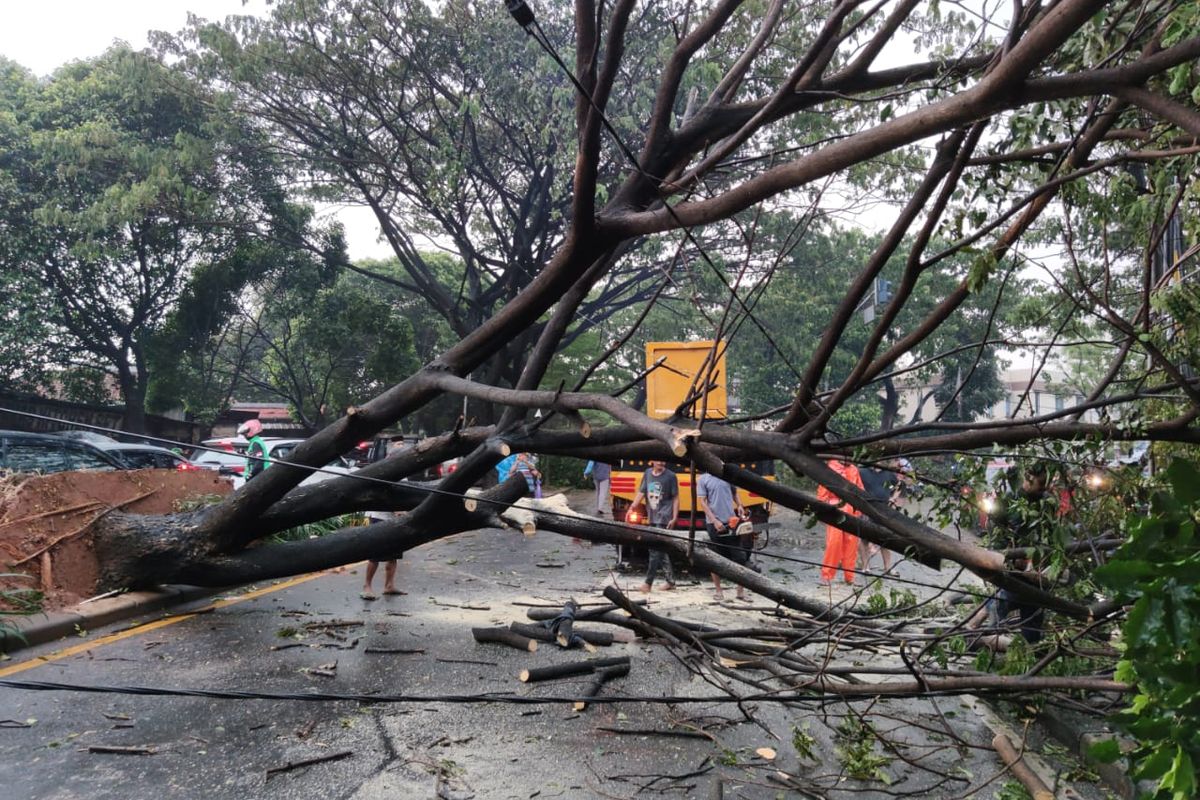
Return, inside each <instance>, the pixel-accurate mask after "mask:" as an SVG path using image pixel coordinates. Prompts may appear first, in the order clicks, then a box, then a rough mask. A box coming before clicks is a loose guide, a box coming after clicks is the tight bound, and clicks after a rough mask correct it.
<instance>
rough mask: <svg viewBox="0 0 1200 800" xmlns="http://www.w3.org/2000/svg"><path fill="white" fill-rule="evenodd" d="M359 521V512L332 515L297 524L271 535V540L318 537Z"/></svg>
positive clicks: (285, 540)
mask: <svg viewBox="0 0 1200 800" xmlns="http://www.w3.org/2000/svg"><path fill="white" fill-rule="evenodd" d="M361 523H362V515H361V514H343V515H342V516H340V517H332V518H330V519H323V520H319V521H317V522H310V523H308V524H307V525H297V526H296V527H295V528H288V529H287V530H284V531H280V532H279V533H277V534H275V535H274V536H272V537H271V541H273V542H276V543H279V542H295V541H300V540H302V539H319V538H321V537H322V536H325V535H326V534H329V533H333V532H334V531H338V530H341V529H342V528H349V527H351V526H353V525H359V524H361Z"/></svg>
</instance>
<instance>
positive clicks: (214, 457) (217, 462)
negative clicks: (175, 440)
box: [192, 450, 246, 476]
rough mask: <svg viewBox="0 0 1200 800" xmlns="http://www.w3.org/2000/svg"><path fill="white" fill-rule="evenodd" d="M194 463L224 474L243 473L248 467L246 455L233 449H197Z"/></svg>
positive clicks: (199, 466) (193, 459)
mask: <svg viewBox="0 0 1200 800" xmlns="http://www.w3.org/2000/svg"><path fill="white" fill-rule="evenodd" d="M192 464H193V465H194V466H195V467H197V468H199V469H214V470H217V471H219V472H221V473H222V474H224V475H239V476H240V475H241V474H242V472H243V470H245V469H246V457H245V456H243V455H238V454H237V453H235V452H234V451H232V450H197V451H196V453H195V454H194V455H193V456H192Z"/></svg>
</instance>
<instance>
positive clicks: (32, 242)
mask: <svg viewBox="0 0 1200 800" xmlns="http://www.w3.org/2000/svg"><path fill="white" fill-rule="evenodd" d="M13 76H14V70H12V69H8V70H7V71H6V79H5V81H4V85H3V87H2V88H3V89H4V91H5V94H6V97H5V100H4V104H5V106H6V107H9V108H12V109H14V114H13V117H15V122H16V126H17V134H19V136H20V139H19V140H18V141H17V142H16V147H15V149H14V151H10V154H9V155H8V157H7V158H6V159H5V163H4V164H3V168H4V171H3V175H2V177H0V191H3V192H4V194H5V197H6V198H8V197H15V198H16V200H14V201H6V203H5V205H6V211H8V212H10V213H11V214H12V216H7V217H6V236H5V239H6V245H5V253H4V256H5V261H4V264H5V267H4V275H5V276H6V278H7V279H9V280H14V281H15V282H16V284H17V286H16V290H17V291H19V292H20V293H22V296H23V297H24V299H25V300H26V301H27V304H24V305H23V306H22V308H23V314H22V319H23V320H24V321H25V322H26V324H29V325H38V326H41V327H42V328H44V330H45V334H44V336H43V337H42V338H41V341H42V342H44V343H45V346H44V348H42V352H41V353H38V352H36V351H35V352H33V353H32V354H31V353H30V351H29V350H28V349H25V348H26V346H27V340H26V341H12V340H11V337H6V341H5V344H6V345H7V346H8V348H13V347H16V348H21V349H20V351H19V352H21V354H22V355H23V356H24V357H25V358H26V363H27V364H29V369H30V371H32V372H39V371H40V372H42V373H45V372H47V371H50V370H54V371H56V372H57V373H58V374H60V375H70V374H72V372H80V373H82V374H84V375H91V376H92V377H93V378H94V379H96V381H100V382H102V381H104V380H106V379H107V377H108V376H110V375H112V376H115V378H116V384H117V389H118V391H119V393H120V396H121V398H122V400H123V401H124V403H125V409H126V411H125V419H124V422H123V427H124V428H125V429H126V430H129V431H142V430H143V426H144V415H145V402H146V394H147V391H148V387H149V383H150V373H149V361H148V352H147V351H148V347H149V345H150V343H151V340H152V339H153V337H155V336H156V335H158V334H159V333H160V331H161V330H162V328H163V326H164V322H165V321H166V320H167V318H168V316H169V314H170V313H171V312H172V310H173V309H174V308H175V306H176V304H177V302H178V301H179V299H180V297H181V295H182V293H183V292H184V290H185V287H187V285H188V282H189V279H190V277H191V275H192V274H193V272H194V270H195V269H196V268H197V267H198V266H200V265H203V264H205V263H207V262H213V261H223V262H228V261H235V260H239V259H240V260H241V262H242V267H241V279H242V280H245V279H246V277H248V276H249V275H250V274H252V273H253V272H254V271H256V270H257V271H258V272H260V273H261V272H265V271H266V270H268V269H270V268H272V267H274V266H275V265H274V264H273V263H271V262H267V263H263V262H257V263H251V264H247V263H246V258H247V256H248V253H241V254H240V255H239V250H241V249H243V248H247V247H248V246H249V244H250V243H251V242H252V241H254V240H255V239H257V238H260V237H274V238H277V239H282V240H295V239H296V235H297V234H296V232H297V230H298V228H302V227H303V223H304V220H303V215H302V214H299V213H298V212H297V211H296V210H295V209H293V208H291V207H290V206H289V205H288V203H287V201H286V198H285V195H284V193H283V192H282V191H281V189H280V186H279V174H278V172H277V171H276V168H275V167H274V165H273V164H272V162H271V161H269V160H268V159H265V158H263V157H262V155H261V153H262V150H261V148H259V147H258V146H256V145H255V144H254V143H253V141H252V140H253V138H254V133H253V131H252V130H250V129H249V128H247V127H246V126H244V125H241V124H240V121H239V119H238V118H237V117H236V115H232V114H230V113H229V111H228V109H227V108H225V107H224V106H223V103H222V100H221V98H220V97H219V96H218V95H216V94H210V93H206V92H203V91H201V90H200V89H199V88H198V87H197V86H195V85H191V86H186V85H182V84H185V83H186V79H185V78H184V77H183V76H182V75H181V74H179V73H177V72H175V71H173V70H172V69H170V68H168V67H166V66H165V65H164V64H163V63H162V62H161V61H160V60H158V59H157V58H155V57H153V56H151V55H147V54H145V53H137V52H133V51H131V50H129V49H127V48H124V47H117V48H114V49H112V50H110V51H108V52H107V53H106V54H105V55H103V56H101V57H100V58H97V59H95V60H92V61H81V62H75V63H72V64H70V65H68V66H66V67H63V68H62V69H61V70H59V71H58V72H57V73H55V75H54V76H53V77H52V78H51V79H50V80H49V81H47V82H46V83H44V84H39V83H36V82H33V81H32V80H28V79H27V80H23V81H22V80H13ZM14 93H15V95H16V96H14ZM10 124H11V123H10ZM230 288H233V289H236V286H235V287H230ZM33 341H37V339H33ZM6 349H7V348H6ZM8 353H9V354H11V353H12V350H8ZM30 355H34V356H35V358H33V359H30V358H29V356H30ZM37 356H40V359H39V358H36V357H37Z"/></svg>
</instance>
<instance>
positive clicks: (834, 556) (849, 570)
mask: <svg viewBox="0 0 1200 800" xmlns="http://www.w3.org/2000/svg"><path fill="white" fill-rule="evenodd" d="M826 466H827V467H829V468H830V469H831V470H833V471H834V472H836V473H837V474H838V475H841V476H842V478H843V479H844V480H846V481H848V482H850V483H852V484H854V485H855V486H857V487H858V488H859V489H861V488H863V483H862V477H861V476H860V475H859V474H858V467H856V466H854V465H853V464H850V463H848V462H845V461H839V460H834V461H830V462H828V463H827V464H826ZM817 499H818V500H821V501H823V502H825V503H829V504H830V505H834V506H837V507H838V509H839V510H841V511H842V512H843V513H845V514H849V515H851V516H854V517H857V516H859V512H858V509H856V508H853V507H852V506H851V505H850V504H849V503H843V502H842V501H841V499H839V498H838V496H837V495H835V494H834V493H833V492H831V491H830V490H829V489H826V488H825V487H824V486H818V487H817ZM857 559H858V537H857V536H854V535H853V534H849V533H847V532H846V531H844V530H842V529H841V528H839V527H837V526H836V525H826V526H825V558H824V559H823V560H822V563H821V585H822V586H828V585H829V584H831V583H832V582H833V579H834V578H835V577H837V570H838V565H839V564H840V565H841V567H842V574H843V575H845V577H846V583H849V584H853V583H854V568H855V564H856V561H857Z"/></svg>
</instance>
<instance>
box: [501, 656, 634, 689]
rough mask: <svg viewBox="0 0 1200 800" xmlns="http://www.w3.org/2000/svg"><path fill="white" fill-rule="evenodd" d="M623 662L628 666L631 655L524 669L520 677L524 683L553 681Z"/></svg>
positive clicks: (618, 664) (585, 673)
mask: <svg viewBox="0 0 1200 800" xmlns="http://www.w3.org/2000/svg"><path fill="white" fill-rule="evenodd" d="M621 664H625V665H626V666H628V665H629V656H618V657H616V658H597V659H595V660H593V661H575V662H572V663H569V664H555V665H553V666H550V667H538V668H537V669H523V670H521V674H520V676H519V677H520V679H521V682H522V683H537V682H538V681H551V680H554V679H556V678H569V677H571V676H572V675H587V674H589V673H591V672H595V671H596V670H598V669H605V668H607V667H616V666H620V665H621Z"/></svg>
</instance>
